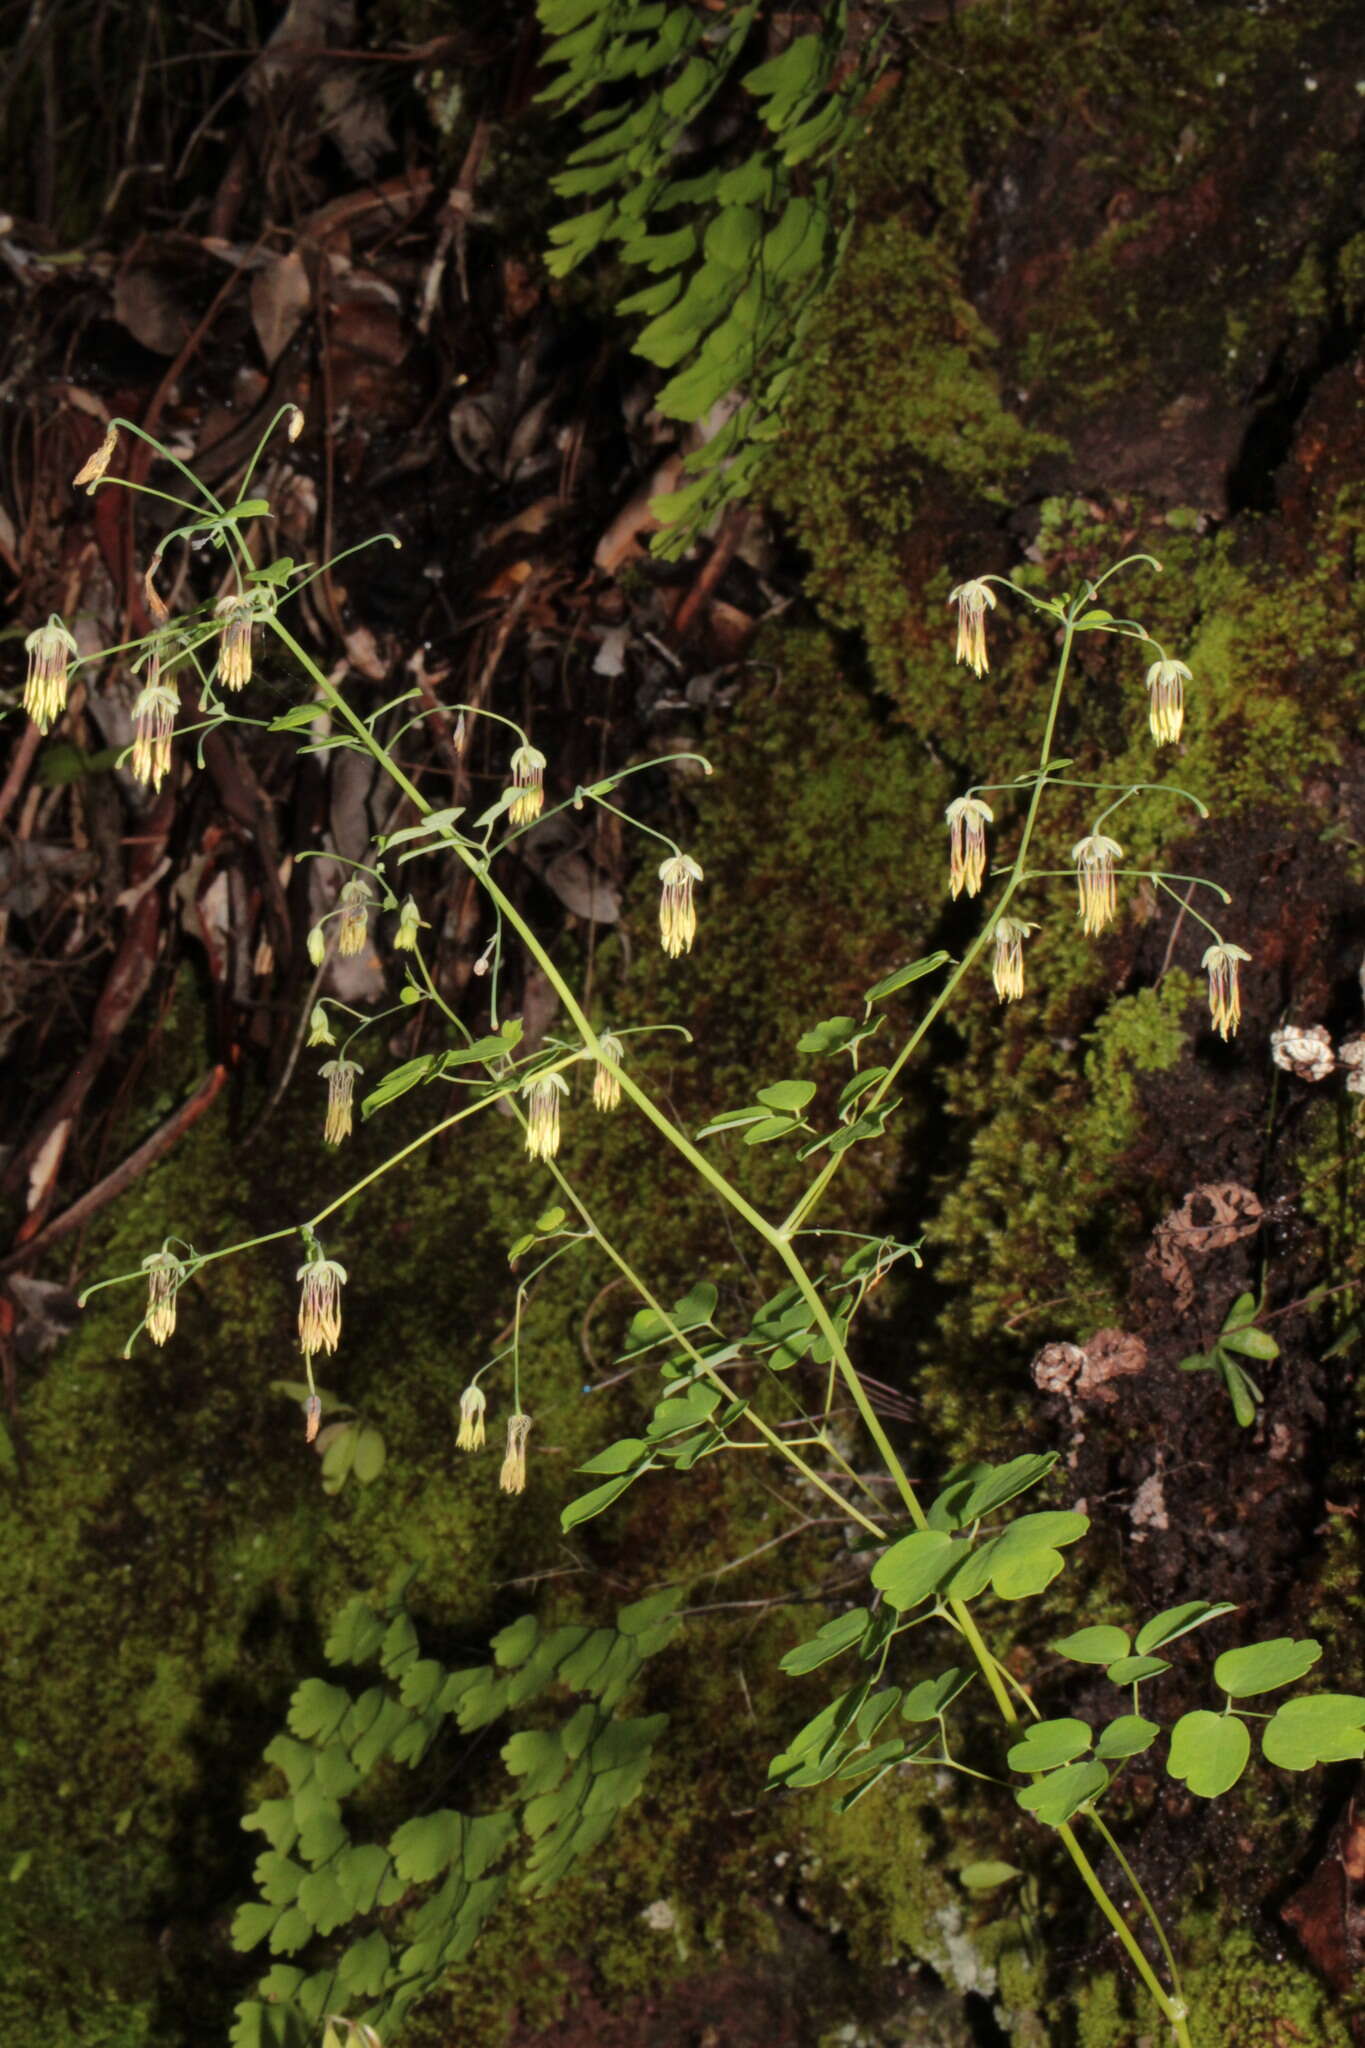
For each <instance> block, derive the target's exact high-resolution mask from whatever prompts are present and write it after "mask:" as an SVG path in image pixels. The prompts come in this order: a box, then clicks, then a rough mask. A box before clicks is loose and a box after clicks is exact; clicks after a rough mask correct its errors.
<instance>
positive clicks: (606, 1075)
mask: <svg viewBox="0 0 1365 2048" xmlns="http://www.w3.org/2000/svg"><path fill="white" fill-rule="evenodd" d="M597 1042H598V1044H599V1045H600V1046H601V1048H602V1058H601V1059H600V1060H598V1062H597V1064H596V1066H595V1067H594V1069H593V1077H592V1106H593V1108H594V1109H615V1108H616V1107H617V1106H618V1104H619V1103H620V1100H621V1076H620V1075H619V1074H616V1073H613V1072H612V1067H619V1066H620V1064H621V1062H622V1060H623V1059H624V1058H625V1056H626V1049H625V1047H624V1046H623V1045H622V1043H621V1041H620V1039H619V1038H617V1037H616V1035H615V1034H614V1033H613V1032H611V1031H604V1032H603V1033H602V1035H601V1037H600V1038H599V1039H598V1041H597ZM607 1060H610V1061H611V1063H612V1066H607V1065H606V1064H605V1062H606V1061H607Z"/></svg>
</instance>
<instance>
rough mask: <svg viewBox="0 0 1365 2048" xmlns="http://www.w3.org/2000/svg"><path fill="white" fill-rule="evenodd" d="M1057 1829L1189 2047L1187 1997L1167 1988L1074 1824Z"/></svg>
mask: <svg viewBox="0 0 1365 2048" xmlns="http://www.w3.org/2000/svg"><path fill="white" fill-rule="evenodd" d="M1094 1817H1095V1816H1094V1815H1093V1813H1092V1815H1091V1818H1092V1819H1093V1818H1094ZM1057 1833H1058V1834H1059V1835H1060V1836H1061V1838H1062V1841H1063V1843H1064V1844H1065V1845H1066V1849H1067V1853H1068V1854H1069V1855H1070V1857H1071V1861H1072V1862H1073V1863H1074V1864H1075V1866H1076V1869H1077V1871H1078V1872H1079V1873H1080V1878H1081V1882H1082V1883H1083V1884H1084V1886H1085V1888H1086V1890H1087V1891H1088V1892H1089V1894H1090V1896H1091V1898H1092V1899H1093V1900H1094V1901H1095V1904H1096V1905H1097V1906H1098V1907H1099V1909H1100V1911H1101V1913H1103V1915H1104V1917H1105V1919H1106V1920H1107V1921H1108V1922H1109V1925H1110V1926H1111V1927H1112V1928H1113V1930H1114V1932H1115V1934H1116V1935H1117V1936H1118V1938H1119V1940H1120V1941H1121V1942H1122V1944H1123V1946H1124V1948H1125V1950H1126V1951H1127V1954H1128V1958H1129V1961H1130V1962H1131V1963H1132V1965H1133V1968H1134V1969H1135V1970H1136V1971H1137V1973H1138V1975H1139V1977H1141V1979H1142V1981H1143V1983H1144V1984H1145V1985H1146V1986H1147V1989H1148V1990H1149V1991H1150V1992H1151V1994H1152V1997H1153V1998H1154V1999H1155V2001H1156V2003H1157V2005H1158V2006H1160V2008H1161V2011H1162V2014H1163V2015H1164V2017H1165V2018H1166V2020H1167V2021H1168V2022H1169V2024H1170V2026H1171V2028H1172V2030H1173V2032H1174V2034H1175V2038H1176V2041H1177V2043H1178V2044H1179V2048H1190V2030H1189V2027H1188V2025H1187V2015H1186V2010H1185V2001H1184V1999H1183V1998H1181V1997H1179V1996H1178V1995H1177V1996H1176V1997H1174V1998H1173V1997H1172V1996H1171V1994H1170V1992H1169V1991H1167V1990H1166V1988H1165V1986H1164V1985H1163V1983H1162V1982H1161V1979H1160V1978H1159V1977H1158V1976H1157V1974H1156V1971H1155V1970H1154V1969H1153V1968H1152V1966H1151V1964H1150V1963H1149V1962H1148V1960H1147V1958H1146V1956H1145V1955H1144V1954H1143V1953H1142V1950H1141V1949H1140V1948H1139V1946H1138V1943H1137V1940H1136V1937H1135V1936H1134V1934H1133V1931H1132V1929H1131V1928H1130V1927H1129V1925H1128V1923H1127V1921H1126V1920H1125V1919H1124V1917H1123V1915H1122V1913H1120V1911H1119V1909H1118V1907H1117V1906H1116V1905H1115V1904H1114V1902H1113V1900H1112V1899H1111V1898H1110V1896H1109V1894H1108V1892H1107V1891H1106V1890H1105V1888H1104V1886H1103V1884H1102V1883H1101V1882H1100V1878H1099V1875H1098V1873H1097V1871H1096V1870H1095V1866H1094V1865H1093V1863H1092V1862H1091V1861H1090V1858H1089V1857H1088V1856H1087V1855H1086V1853H1085V1851H1084V1849H1083V1848H1082V1847H1081V1845H1080V1843H1079V1842H1078V1841H1077V1839H1076V1836H1075V1833H1074V1831H1073V1830H1072V1829H1071V1827H1070V1826H1065V1825H1064V1826H1062V1827H1060V1828H1058V1830H1057Z"/></svg>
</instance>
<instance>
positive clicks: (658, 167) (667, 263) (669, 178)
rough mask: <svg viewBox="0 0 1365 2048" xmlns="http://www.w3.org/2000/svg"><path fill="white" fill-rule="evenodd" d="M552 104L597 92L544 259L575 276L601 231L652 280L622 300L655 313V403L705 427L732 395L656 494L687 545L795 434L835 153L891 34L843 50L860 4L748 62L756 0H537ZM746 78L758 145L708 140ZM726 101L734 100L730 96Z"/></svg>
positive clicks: (836, 236)
mask: <svg viewBox="0 0 1365 2048" xmlns="http://www.w3.org/2000/svg"><path fill="white" fill-rule="evenodd" d="M538 11H539V14H540V19H541V24H542V27H543V28H544V30H545V32H546V45H545V61H546V63H547V65H548V66H549V67H551V68H552V69H554V70H555V71H556V72H557V76H555V77H554V79H553V80H552V82H551V84H550V85H549V86H548V87H547V88H546V89H545V92H544V93H543V94H542V98H543V99H545V100H547V101H550V102H554V103H558V104H560V105H562V106H564V107H565V108H572V107H576V106H579V105H581V104H583V103H584V102H586V101H587V100H588V99H589V98H593V97H596V98H598V99H599V100H600V101H602V103H600V104H599V105H598V106H597V107H596V109H595V110H594V111H593V112H592V113H590V114H588V115H587V116H586V118H585V119H584V121H583V131H584V135H585V138H586V139H585V140H584V141H583V142H582V143H580V144H579V146H578V147H577V148H576V149H574V150H572V151H571V152H570V154H569V156H568V159H567V165H568V167H567V168H566V169H565V170H563V171H560V172H558V173H557V174H556V175H555V176H554V177H553V178H552V180H551V184H552V187H553V189H554V191H555V192H556V193H558V195H559V196H560V197H561V198H563V199H572V198H578V197H582V198H584V199H585V200H586V201H587V202H588V203H587V206H586V208H585V210H584V211H583V212H581V213H577V214H574V215H572V216H570V217H569V218H568V219H566V220H564V221H561V222H560V223H559V224H558V225H557V226H556V227H554V228H552V229H551V230H550V238H549V239H550V245H551V247H550V253H549V256H548V259H547V261H548V267H549V269H550V271H551V274H552V275H554V276H558V277H563V276H565V275H567V274H568V273H569V272H570V271H571V270H573V269H575V268H576V267H577V266H578V265H579V264H581V263H582V262H584V261H585V259H586V258H587V257H589V256H590V255H591V254H592V253H593V252H594V251H595V250H598V249H600V248H602V247H603V246H604V245H607V246H611V247H614V249H615V251H616V253H617V255H618V257H619V260H620V261H621V263H622V264H624V265H626V266H629V267H630V268H633V269H635V270H636V271H642V272H643V273H644V274H645V275H646V276H647V277H649V278H651V279H653V280H656V281H655V282H651V283H647V284H644V285H642V286H639V287H637V288H635V289H632V290H629V291H627V292H626V293H625V294H624V295H623V296H622V297H621V299H620V300H619V301H618V308H617V310H618V311H619V312H621V313H622V314H625V315H627V316H631V315H634V316H641V317H643V318H644V319H645V321H646V324H645V326H644V327H643V329H642V330H641V331H640V333H639V334H638V336H637V338H636V341H635V344H634V346H635V349H636V352H637V353H638V354H639V355H641V356H643V357H644V358H645V359H646V361H648V362H651V363H655V364H658V365H659V366H660V367H662V368H665V369H670V370H672V372H673V374H672V376H671V377H670V378H669V379H668V381H667V382H666V383H665V384H664V386H663V388H662V389H661V390H660V391H659V393H658V394H657V396H656V399H655V404H656V406H657V407H658V409H659V411H660V412H661V413H663V414H664V416H665V417H666V418H669V419H675V420H678V421H682V422H686V423H695V422H698V421H701V420H703V419H704V418H706V417H707V416H708V415H710V414H712V412H713V410H714V408H716V407H717V406H718V405H719V404H721V402H722V401H726V400H728V399H729V397H730V394H732V393H736V394H738V396H737V399H736V402H735V404H734V405H733V408H732V409H731V410H730V411H729V414H728V417H726V418H725V419H724V420H723V421H722V422H721V423H720V424H719V425H718V426H713V430H712V431H711V433H710V435H709V438H708V439H706V440H705V441H704V442H703V443H702V445H700V446H699V447H696V448H694V450H693V451H692V453H691V454H690V455H689V456H688V458H687V461H686V464H685V470H684V473H685V475H686V477H687V481H686V482H684V483H683V484H682V485H681V487H680V488H679V489H677V490H674V491H670V492H666V493H665V494H664V495H663V496H661V497H658V498H656V499H655V500H654V503H653V507H652V509H653V511H654V513H655V515H656V517H657V518H658V519H659V520H660V521H661V522H662V523H663V531H662V532H661V533H660V534H659V535H658V536H657V537H656V539H655V543H654V545H655V549H656V551H657V552H658V553H660V554H663V555H665V556H672V555H678V554H681V553H682V552H684V551H685V549H686V548H687V547H688V546H689V545H690V544H691V542H692V540H693V539H694V537H695V536H696V535H697V534H698V533H699V532H700V531H701V530H702V529H703V528H704V527H705V526H706V524H707V523H708V521H709V520H710V519H711V518H712V517H713V516H714V514H715V513H716V512H717V511H718V510H719V509H720V508H721V507H722V506H724V505H726V504H728V503H731V502H733V501H734V500H736V499H738V498H742V497H744V496H745V495H746V494H747V493H748V492H749V490H751V489H752V487H753V483H754V480H755V478H756V476H757V473H758V470H759V467H760V465H761V463H762V461H763V458H764V456H765V454H766V451H767V448H768V445H769V444H770V443H771V442H772V441H773V440H774V439H775V437H776V436H777V435H778V433H779V432H780V431H781V425H782V420H783V415H784V412H785V409H786V406H787V402H788V394H789V391H790V388H791V384H792V379H793V375H794V373H795V366H796V361H797V357H798V351H799V348H800V344H801V342H802V338H803V336H804V334H805V332H806V329H807V327H808V325H809V322H810V319H811V316H812V314H813V312H814V310H815V308H816V307H817V306H818V304H819V302H820V299H821V297H822V296H823V294H824V292H825V290H826V289H827V287H828V284H829V281H830V279H831V277H832V276H833V274H834V272H835V269H836V268H837V265H838V261H839V257H840V255H841V253H842V249H843V244H844V240H845V239H846V232H847V230H846V227H845V226H844V225H842V223H841V219H840V212H841V209H840V204H839V201H838V199H837V194H836V186H835V181H834V178H833V176H832V167H833V166H834V165H835V164H836V162H837V160H838V158H839V156H840V154H841V153H842V152H843V151H844V150H845V149H846V147H847V145H848V143H849V142H850V140H851V139H852V137H853V136H854V134H855V133H857V132H859V130H860V127H861V121H860V116H859V114H858V103H859V101H860V100H861V99H862V97H863V95H864V94H865V92H866V90H867V87H868V85H869V83H870V81H871V78H872V76H873V74H874V72H875V68H876V62H877V57H876V52H877V48H878V45H879V42H880V36H878V35H874V36H873V37H872V40H871V42H870V44H868V45H867V46H866V47H865V48H862V49H855V50H854V51H853V53H852V61H851V62H844V61H843V60H844V54H845V42H846V27H847V10H846V8H845V6H844V5H843V4H842V0H841V4H840V5H838V6H835V7H832V8H830V9H828V10H827V11H826V12H825V14H824V16H823V20H822V26H821V29H820V32H819V33H818V34H813V33H807V34H804V35H798V36H796V37H795V38H794V39H793V40H792V41H791V42H789V43H788V44H787V46H786V47H785V48H784V49H781V50H779V51H778V52H777V54H776V55H775V56H773V57H771V58H769V59H768V60H767V61H766V62H765V63H761V64H758V65H756V66H752V67H751V68H749V69H748V70H742V69H741V66H742V63H743V60H744V55H745V52H746V51H747V50H748V49H749V48H750V37H751V32H752V31H753V30H754V28H755V27H756V25H757V24H759V23H760V22H762V21H764V20H766V10H764V9H763V8H762V7H761V6H760V5H759V4H758V0H734V4H731V5H729V6H728V7H727V8H725V9H724V10H722V11H721V13H720V14H719V15H718V16H717V15H715V14H711V15H708V14H706V13H705V12H701V11H699V10H697V9H696V8H694V7H690V6H686V5H683V4H681V0H658V4H650V5H641V4H640V0H539V9H538ZM734 85H737V86H738V88H739V91H740V95H741V96H742V97H741V99H740V102H739V104H740V105H742V106H744V107H745V110H746V113H747V116H748V118H747V120H746V124H745V125H746V128H747V130H748V134H749V136H750V137H752V136H753V133H754V130H755V128H756V129H757V136H758V140H757V144H756V146H755V147H753V148H752V149H751V151H750V153H749V154H747V155H744V154H742V153H741V147H740V146H738V145H736V146H735V147H733V148H732V149H731V150H730V151H729V152H728V155H729V158H730V160H729V161H728V162H727V161H726V157H727V152H726V151H725V149H724V146H723V145H722V144H720V143H719V142H718V141H717V140H716V139H715V138H708V140H707V143H706V145H705V146H699V143H698V138H699V137H700V135H701V133H702V125H703V123H704V122H705V118H706V115H707V110H708V109H709V108H711V107H712V106H713V103H718V102H719V99H720V97H721V96H722V95H723V94H724V93H725V92H726V91H727V89H728V88H730V87H732V86H734ZM730 104H731V106H732V107H733V106H734V105H735V94H734V93H733V91H731V92H730Z"/></svg>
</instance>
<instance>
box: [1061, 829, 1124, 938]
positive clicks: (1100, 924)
mask: <svg viewBox="0 0 1365 2048" xmlns="http://www.w3.org/2000/svg"><path fill="white" fill-rule="evenodd" d="M1122 859H1123V848H1122V847H1121V846H1120V845H1119V843H1118V841H1117V839H1106V838H1105V836H1104V834H1103V833H1102V832H1091V833H1089V834H1088V835H1087V837H1086V838H1084V839H1078V840H1077V841H1076V844H1075V845H1074V846H1073V847H1072V849H1071V860H1072V864H1073V866H1074V867H1075V870H1076V885H1077V888H1078V890H1079V892H1080V911H1081V930H1082V931H1083V932H1084V933H1085V935H1086V937H1087V938H1095V937H1097V936H1098V934H1099V933H1100V932H1102V931H1104V930H1105V929H1106V928H1107V927H1108V926H1109V925H1111V924H1112V923H1113V922H1114V919H1115V918H1116V917H1117V915H1118V885H1117V883H1116V882H1115V879H1114V862H1115V861H1116V860H1122Z"/></svg>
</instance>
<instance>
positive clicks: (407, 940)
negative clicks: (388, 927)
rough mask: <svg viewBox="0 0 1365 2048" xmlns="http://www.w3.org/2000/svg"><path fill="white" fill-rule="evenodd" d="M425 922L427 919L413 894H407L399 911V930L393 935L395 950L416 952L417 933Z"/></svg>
mask: <svg viewBox="0 0 1365 2048" xmlns="http://www.w3.org/2000/svg"><path fill="white" fill-rule="evenodd" d="M425 923H426V919H425V918H424V917H423V915H422V913H421V911H420V910H419V909H418V908H417V905H416V904H415V903H414V902H413V900H412V898H411V896H405V897H404V898H403V902H402V906H401V908H400V909H399V912H398V930H397V931H396V932H395V933H394V936H393V943H394V950H395V951H396V952H399V953H415V952H416V951H417V934H418V932H419V931H421V929H422V927H423V926H424V925H425Z"/></svg>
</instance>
